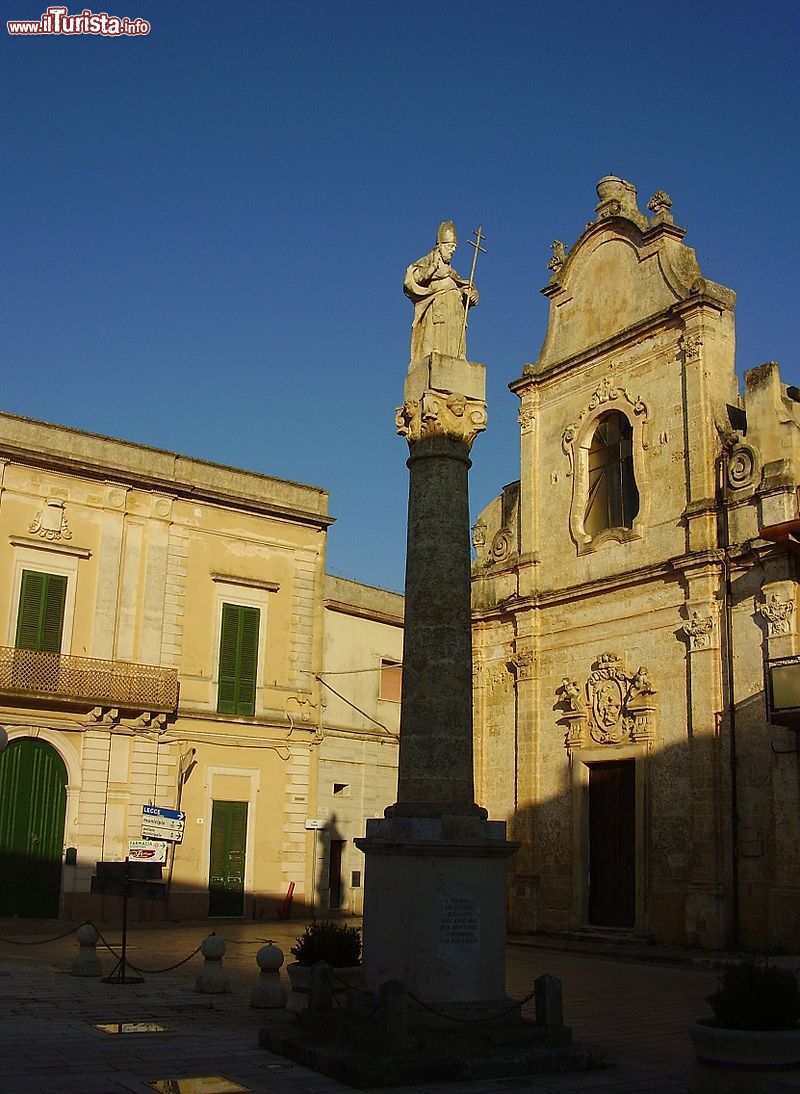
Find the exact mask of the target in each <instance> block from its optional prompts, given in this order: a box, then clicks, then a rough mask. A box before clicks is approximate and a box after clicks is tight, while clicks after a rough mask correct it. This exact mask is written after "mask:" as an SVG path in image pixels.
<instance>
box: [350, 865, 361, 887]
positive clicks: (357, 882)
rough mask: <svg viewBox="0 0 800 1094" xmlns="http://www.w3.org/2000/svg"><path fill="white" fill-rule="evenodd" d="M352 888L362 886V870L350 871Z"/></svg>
mask: <svg viewBox="0 0 800 1094" xmlns="http://www.w3.org/2000/svg"><path fill="white" fill-rule="evenodd" d="M350 888H351V889H360V888H361V871H360V870H352V871H351V872H350Z"/></svg>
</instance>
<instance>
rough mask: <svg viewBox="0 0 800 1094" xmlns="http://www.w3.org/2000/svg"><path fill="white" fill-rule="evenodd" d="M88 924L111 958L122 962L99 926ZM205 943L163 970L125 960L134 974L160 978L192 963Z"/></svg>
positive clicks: (88, 921) (89, 922)
mask: <svg viewBox="0 0 800 1094" xmlns="http://www.w3.org/2000/svg"><path fill="white" fill-rule="evenodd" d="M87 923H88V924H89V926H90V927H94V929H95V930H96V931H97V937H98V938H99V939H100V941H101V942H102V943H103V945H104V946H105V948H106V949H107V950H108V952H109V953H110V954H111V956H112V957H116V959H117V961H120V960H121V958H120V955H119V954H118V953H117V951H116V950H115V949H114V947H113V946H112V945H111V944H110V943H109V942H107V941H106V939H105V937H104V936H103V932H102V931H101V930H100V928H99V927H98V926H97V924H96V923H92V921H91V920H87ZM212 933H213V932H212ZM203 942H205V939H203ZM203 942H201V943H200V945H199V946H198V947H197V949H196V950H192V952H191V953H190V954H189V956H188V957H184V958H183V959H182V960H181V961H176V962H175V964H174V965H167V966H166V967H165V968H163V969H140V968H139V966H138V965H134V963H133V962H132V961H129V960H128V959H127V957H126V959H125V964H126V965H127V966H128V967H129V968H131V969H133V971H134V972H141V973H145V972H146V973H147V975H148V976H158V975H159V973H162V972H172V970H173V969H179V968H180V967H181V965H185V964H186V962H187V961H191V960H192V958H193V957H194V956H195V955H196V954H198V953H200V950H201V949H202V946H203Z"/></svg>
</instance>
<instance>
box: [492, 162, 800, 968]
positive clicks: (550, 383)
mask: <svg viewBox="0 0 800 1094" xmlns="http://www.w3.org/2000/svg"><path fill="white" fill-rule="evenodd" d="M597 193H598V196H599V199H600V200H599V203H598V204H597V206H596V208H595V213H594V219H592V220H591V221H590V222H589V223H588V224H587V225H586V227H585V228H584V230H583V231H582V233H581V234H580V236H579V238H578V239H577V241H576V242H575V243H574V245H573V246H572V247H566V246H565V245H564V244H562V243H561V242H558V241H557V242H555V243H554V244H553V255H552V258H551V260H550V262H549V263H548V266H549V269H550V270H551V272H552V275H551V277H550V280H549V282H548V284H547V286H546V288H544V289H543V290H542V291H543V293H544V295H545V296H546V297H547V298H548V300H549V301H550V314H549V322H548V326H547V333H546V335H545V338H544V343H543V345H542V348H541V351H540V352H539V355H538V357H537V359H536V361H535V362H534V363H533V364H526V365H525V367H524V368H523V370H522V375H521V377H520V378H519V379H517V380H514V381H513V382H512V383H511V384H510V387H511V390H512V391H513V392H514V393H515V394H516V395H517V396H518V398H519V400H520V409H519V426H520V477H519V480H518V481H516V482H513V483H510V484H509V485H508V486H505V487H504V488H503V490H502V493H501V494H500V496H499V497H497V498H496V499H495V500H494V501H493V502H491V504H490V505H489V506H487V508H486V509H485V510H484V511H483V513H482V514H481V515H480V518H479V519H478V521H477V523H476V525H475V527H474V529H473V544H474V546H475V551H476V559H475V562H474V567H473V621H474V622H473V642H474V680H475V763H476V795H477V800H478V801H480V802H481V804H483V805H485V806H486V807H487V808H488V809H489V813H490V816H494V817H498V818H508V820H509V829H510V836H511V838H513V839H515V840H518V841H520V843H521V848H520V850H519V852H518V853H517V854H516V855H515V856H514V857H513V858H512V860H511V880H510V889H509V913H510V927H511V929H512V930H517V931H529V930H542V931H585V930H589V931H592V930H593V931H601V930H607V931H614V932H620V931H624V932H629V933H630V934H632V935H633V936H642V937H648V938H654V939H656V940H658V941H662V942H669V943H677V944H689V945H692V944H697V945H703V946H711V947H720V946H727V945H736V944H740V945H742V946H746V947H753V948H767V947H776V948H777V947H796V946H797V944H798V943H800V757H799V756H798V743H799V741H800V738H799V737H798V734H797V732H796V730H795V729H793V728H792V727H791V724H790V723H791V722H792V717H787V716H785V715H784V716H783V722H784V723H789V724H774V723H776V722H777V721H778V718H777V716H774V715H773V714H772V713H771V712H770V711H768V708H767V694H768V692H769V688H768V687H767V681H768V679H770V678H771V676H770V672H771V669H772V667H773V666H774V665H775V662H776V661H781V662H782V664H783V665H784V667H785V668H787V669H788V670H790V686H795V685H794V683H793V679H794V678H793V672H794V670H795V669H796V670H797V671H798V673H800V668H798V666H797V665H796V664H795V662H794V661H793V660H792V659H793V658H795V659H796V655H797V653H798V640H797V636H796V621H797V610H796V599H797V565H796V554H795V549H796V545H797V528H798V519H797V518H798V489H797V487H798V482H800V428H798V427H800V403H799V402H798V400H800V391H798V390H797V389H796V388H792V387H787V386H786V385H784V384H783V383H782V382H781V378H780V374H779V370H778V366H777V365H776V364H775V363H773V362H769V363H767V364H762V365H760V366H759V367H754V368H751V369H750V370H749V371H747V372H745V374H744V392H743V393H742V392H741V391H740V388H739V383H738V381H737V377H736V373H735V371H734V363H735V328H734V310H735V302H736V298H735V294H734V293H733V292H732V291H731V290H730V289H728V288H725V287H723V286H722V285H718V284H715V283H714V282H713V281H709V280H708V279H707V278H705V277H704V276H703V274H702V272H701V270H700V268H699V265H698V262H697V258H696V255H695V252H694V251H693V250H692V249H691V248H690V247H688V246H686V245H685V243H684V242H683V240H684V235H685V230H684V229H683V228H681V227H678V225H677V224H676V223H675V220H674V218H673V214H672V202H671V200H670V198H669V196H668V195H667V194H666V193H664V192H663V191H658V192H657V193H656V194H655V195H654V196H653V198H652V200H651V201H650V202H649V204H648V210H649V212H650V214H651V215H649V216H648V215H646V214H644V213H643V212H641V211H640V209H639V208H638V205H637V198H636V188H635V187H634V186H632V185H631V184H630V183H629V182H626V181H624V180H623V179H620V178H616V177H614V176H608V177H606V178H603V179H601V181H600V182H599V183H598V186H597ZM789 705H791V704H789Z"/></svg>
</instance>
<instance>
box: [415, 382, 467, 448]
mask: <svg viewBox="0 0 800 1094" xmlns="http://www.w3.org/2000/svg"><path fill="white" fill-rule="evenodd" d="M486 420H487V414H486V403H485V402H483V401H481V400H479V399H470V398H467V397H466V396H464V395H456V394H446V393H443V392H440V391H423V392H422V395H421V397H420V398H419V399H407V400H406V401H405V402H404V403H403V405H402V406H401V407H399V408H398V410H397V432H398V433H399V434H400V435H401V436H402V437H405V438H406V440H407V441H408V443H409V444H413V443H414V442H415V441H420V440H422V439H423V438H425V437H435V436H438V437H450V438H452V439H453V440H457V441H463V442H464V443H465V444H466V445H467V448H471V447H472V442H473V441H474V440H475V438H476V437H477V436H478V434H479V433H480V432H482V431H483V430H484V429H485V428H486Z"/></svg>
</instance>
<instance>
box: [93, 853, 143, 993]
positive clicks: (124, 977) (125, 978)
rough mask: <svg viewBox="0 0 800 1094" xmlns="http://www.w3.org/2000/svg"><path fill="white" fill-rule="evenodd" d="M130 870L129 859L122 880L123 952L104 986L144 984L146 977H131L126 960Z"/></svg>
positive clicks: (105, 980) (106, 977)
mask: <svg viewBox="0 0 800 1094" xmlns="http://www.w3.org/2000/svg"><path fill="white" fill-rule="evenodd" d="M130 889H131V885H130V869H129V864H128V859H127V857H126V859H125V873H124V875H123V878H122V952H121V954H120V958H119V961H118V962H117V963H116V965H115V966H114V971H113V972H112V973H111V974H110V976H104V977H103V983H104V984H143V983H144V977H143V976H139V975H134V976H130V975H129V974H128V965H127V960H126V955H127V949H128V897H129V896H130Z"/></svg>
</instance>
